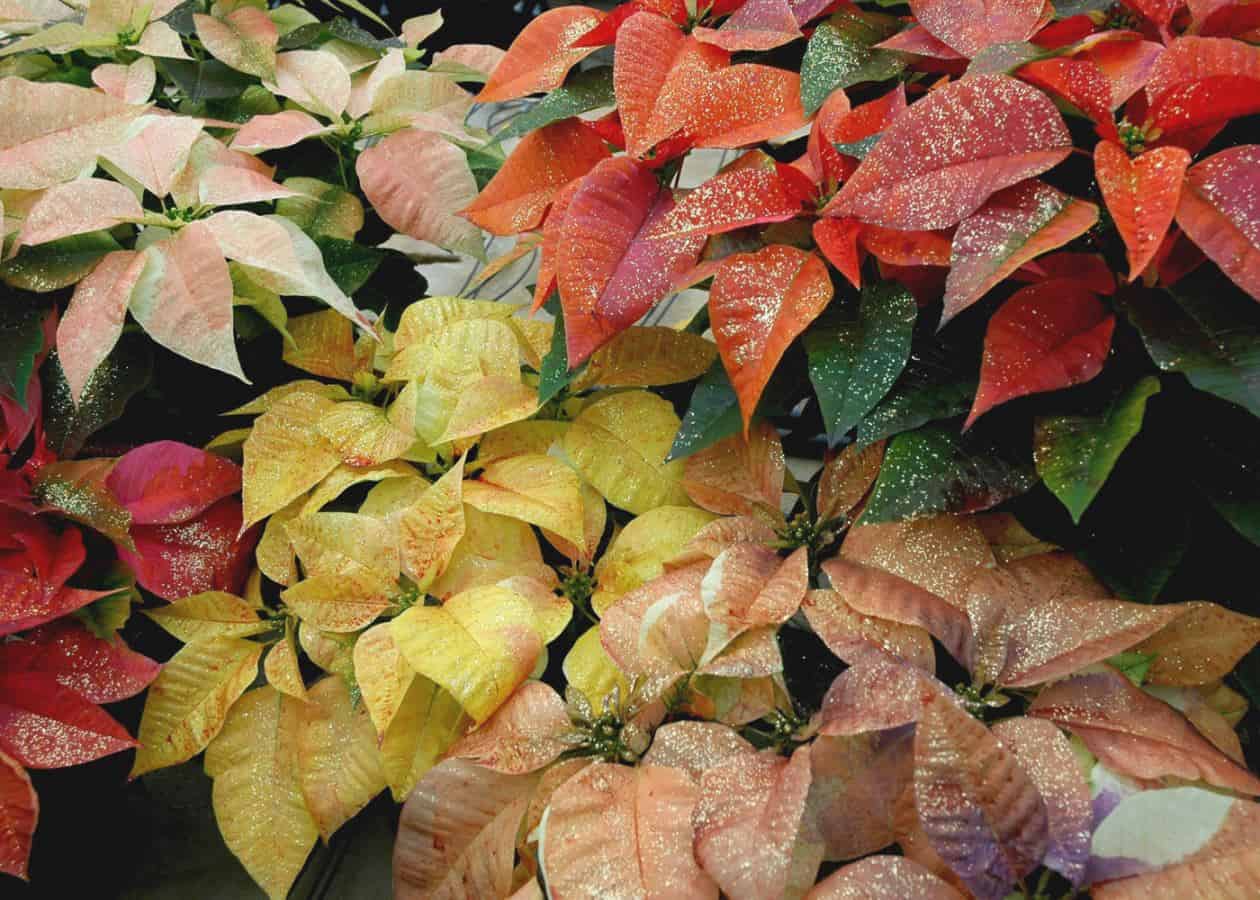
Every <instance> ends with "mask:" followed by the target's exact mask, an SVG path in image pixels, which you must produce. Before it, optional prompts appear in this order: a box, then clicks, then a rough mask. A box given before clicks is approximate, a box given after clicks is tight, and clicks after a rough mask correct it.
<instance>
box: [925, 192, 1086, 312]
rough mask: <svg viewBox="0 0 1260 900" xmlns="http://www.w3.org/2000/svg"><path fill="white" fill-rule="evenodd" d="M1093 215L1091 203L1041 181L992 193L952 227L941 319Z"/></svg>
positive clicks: (1080, 230)
mask: <svg viewBox="0 0 1260 900" xmlns="http://www.w3.org/2000/svg"><path fill="white" fill-rule="evenodd" d="M1097 221H1098V207H1097V206H1095V205H1094V204H1092V203H1086V202H1085V201H1083V200H1077V199H1076V198H1074V197H1070V196H1068V195H1067V194H1064V193H1063V192H1062V191H1059V190H1058V189H1056V188H1053V187H1051V186H1050V185H1048V184H1046V183H1044V182H1041V181H1036V180H1031V181H1025V182H1023V183H1022V184H1018V185H1015V186H1014V187H1011V188H1007V189H1006V190H1004V191H1001V192H999V193H997V194H994V195H993V196H992V197H990V198H989V199H988V201H987V202H986V203H985V205H984V206H983V207H981V208H980V209H979V210H977V211H976V212H975V213H974V214H972V215H970V216H968V217H967V218H965V219H963V221H962V222H961V223H960V224H959V226H958V230H957V231H956V232H955V233H954V241H953V245H952V246H951V248H950V255H949V263H950V270H949V275H948V277H947V278H946V281H945V311H944V312H943V313H942V314H941V325H944V324H945V323H946V322H948V321H949V320H950V319H952V318H953V317H954V316H956V315H958V314H959V313H960V312H962V311H963V310H964V309H966V308H967V307H969V306H970V305H971V304H972V303H974V302H976V301H977V300H979V299H980V298H981V297H982V296H984V294H985V293H987V292H988V291H989V289H990V288H992V287H994V286H995V285H996V284H998V283H999V282H1000V281H1002V280H1003V279H1004V278H1006V277H1007V276H1008V275H1010V274H1011V273H1013V272H1014V271H1015V270H1016V269H1018V268H1019V267H1020V266H1022V265H1023V264H1024V263H1026V262H1029V261H1030V260H1032V259H1035V258H1036V257H1038V256H1040V255H1041V254H1043V253H1047V252H1049V251H1050V250H1054V249H1055V248H1056V247H1061V246H1063V245H1064V244H1066V243H1067V242H1068V241H1070V240H1072V239H1074V238H1077V237H1080V236H1081V235H1082V234H1084V233H1085V232H1086V231H1088V230H1089V229H1090V228H1092V227H1093V226H1094V223H1096V222H1097Z"/></svg>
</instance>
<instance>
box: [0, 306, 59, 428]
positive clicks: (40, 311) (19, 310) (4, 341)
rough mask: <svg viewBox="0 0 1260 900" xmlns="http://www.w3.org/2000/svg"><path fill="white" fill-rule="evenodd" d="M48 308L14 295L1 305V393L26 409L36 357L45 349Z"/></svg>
mask: <svg viewBox="0 0 1260 900" xmlns="http://www.w3.org/2000/svg"><path fill="white" fill-rule="evenodd" d="M47 316H48V310H47V309H44V308H43V307H40V306H36V305H35V304H33V303H27V302H25V298H16V297H10V298H7V300H6V302H5V303H4V304H3V305H0V393H5V394H8V395H9V396H10V397H12V398H13V399H14V400H16V401H17V403H18V405H19V406H21V407H22V408H23V409H25V408H26V386H27V384H29V383H30V380H31V372H32V371H33V370H34V366H35V357H36V356H38V355H39V351H40V350H42V349H43V348H44V320H45V319H46V318H47Z"/></svg>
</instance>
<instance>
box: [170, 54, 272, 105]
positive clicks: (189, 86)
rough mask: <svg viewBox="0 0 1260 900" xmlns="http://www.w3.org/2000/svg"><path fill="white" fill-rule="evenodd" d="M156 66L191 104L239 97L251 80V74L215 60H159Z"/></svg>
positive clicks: (252, 80) (252, 81) (251, 82)
mask: <svg viewBox="0 0 1260 900" xmlns="http://www.w3.org/2000/svg"><path fill="white" fill-rule="evenodd" d="M159 65H160V66H161V68H162V71H163V73H165V74H166V76H167V77H168V78H170V79H171V80H172V81H174V82H175V84H176V86H177V87H178V88H179V89H180V91H181V92H182V93H183V94H184V96H185V97H187V98H188V99H189V100H192V101H193V102H194V103H196V102H200V101H202V100H225V99H227V98H228V97H239V96H240V95H241V92H242V91H244V90H245V88H247V87H249V86H250V85H251V84H253V83H254V79H253V77H252V76H250V75H246V74H245V73H244V72H238V71H236V70H235V69H233V68H231V67H230V66H227V65H224V64H223V63H221V62H219V61H218V60H217V59H204V60H200V61H194V60H186V59H163V60H162V61H161V62H160V63H159Z"/></svg>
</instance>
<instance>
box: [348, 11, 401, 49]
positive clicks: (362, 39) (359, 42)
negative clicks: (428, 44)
mask: <svg viewBox="0 0 1260 900" xmlns="http://www.w3.org/2000/svg"><path fill="white" fill-rule="evenodd" d="M328 33H329V34H330V35H332V36H333V37H335V38H340V39H341V40H343V41H345V42H346V43H347V44H354V45H355V46H356V47H367V48H369V49H371V50H390V49H393V48H398V49H400V50H401V49H402V48H403V47H406V46H407V45H406V44H404V43H403V41H402V38H397V37H389V38H378V37H376V36H375V35H373V34H372V33H371V32H370V31H365V30H364V29H362V28H360V27H359V26H358V25H355V24H354V23H353V22H351V21H350V20H349V19H344V18H342V17H341V16H337V18H335V19H333V20H332V21H331V22H329V23H328Z"/></svg>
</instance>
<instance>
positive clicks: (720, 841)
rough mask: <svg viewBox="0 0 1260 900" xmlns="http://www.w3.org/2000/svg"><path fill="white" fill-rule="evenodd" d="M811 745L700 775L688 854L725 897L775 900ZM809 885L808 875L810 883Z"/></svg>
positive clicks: (741, 759) (797, 822)
mask: <svg viewBox="0 0 1260 900" xmlns="http://www.w3.org/2000/svg"><path fill="white" fill-rule="evenodd" d="M810 749H811V748H810V747H809V746H805V747H801V748H799V749H797V750H796V752H795V753H793V754H792V757H791V758H790V759H787V758H784V757H782V756H779V755H778V754H776V753H773V752H771V751H763V752H761V753H751V754H750V753H742V754H739V755H736V756H732V757H730V758H728V759H726V760H725V761H723V762H721V763H719V764H718V765H716V766H713V767H712V768H709V769H707V770H706V771H705V772H704V774H703V775H702V776H701V777H700V799H699V802H698V803H697V804H696V809H695V813H694V816H693V822H694V825H695V830H696V836H695V857H696V859H698V860H699V861H700V863H701V865H703V866H704V869H705V871H706V872H708V873H709V874H710V875H712V876H713V878H714V880H715V881H717V883H718V884H719V885H720V886H721V888H722V891H723V892H724V893H725V894H726V895H727V896H730V897H735V898H748V900H751V898H756V897H779V896H782V895H783V892H784V890H785V889H786V887H787V884H788V879H789V877H790V872H789V869H790V868H791V865H792V859H793V851H794V849H795V847H796V844H797V832H798V830H799V829H800V827H801V820H802V818H803V816H804V815H805V801H806V797H807V795H808V793H809V787H810V782H811V773H810ZM811 880H812V878H811Z"/></svg>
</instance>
